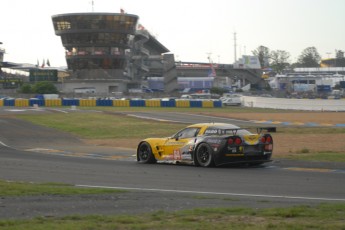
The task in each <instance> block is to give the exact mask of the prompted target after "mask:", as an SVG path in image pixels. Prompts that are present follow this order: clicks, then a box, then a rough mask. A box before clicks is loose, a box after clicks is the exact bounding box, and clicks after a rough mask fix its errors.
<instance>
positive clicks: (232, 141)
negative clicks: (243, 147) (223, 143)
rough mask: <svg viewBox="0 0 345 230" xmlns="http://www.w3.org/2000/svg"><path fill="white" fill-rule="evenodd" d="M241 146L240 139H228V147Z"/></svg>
mask: <svg viewBox="0 0 345 230" xmlns="http://www.w3.org/2000/svg"><path fill="white" fill-rule="evenodd" d="M240 144H242V139H241V138H240V137H230V138H229V139H228V145H240Z"/></svg>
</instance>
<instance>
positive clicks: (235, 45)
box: [234, 32, 237, 63]
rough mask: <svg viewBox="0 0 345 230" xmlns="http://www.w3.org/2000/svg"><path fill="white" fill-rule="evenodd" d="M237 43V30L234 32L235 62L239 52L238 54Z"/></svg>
mask: <svg viewBox="0 0 345 230" xmlns="http://www.w3.org/2000/svg"><path fill="white" fill-rule="evenodd" d="M236 49H237V44H236V32H234V63H235V62H236V60H237V54H236Z"/></svg>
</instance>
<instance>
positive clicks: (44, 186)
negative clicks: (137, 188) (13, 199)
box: [0, 180, 125, 197]
mask: <svg viewBox="0 0 345 230" xmlns="http://www.w3.org/2000/svg"><path fill="white" fill-rule="evenodd" d="M119 192H125V191H124V190H116V189H105V188H104V189H102V188H77V187H74V186H73V185H69V184H61V183H41V184H36V183H24V182H9V181H3V180H0V196H2V197H3V196H32V195H82V194H105V193H119Z"/></svg>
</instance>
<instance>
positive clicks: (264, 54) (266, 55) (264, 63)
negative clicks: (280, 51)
mask: <svg viewBox="0 0 345 230" xmlns="http://www.w3.org/2000/svg"><path fill="white" fill-rule="evenodd" d="M252 53H253V55H255V56H258V58H259V61H260V64H261V68H266V67H269V59H270V49H269V48H267V47H266V46H259V47H258V48H257V49H256V50H253V51H252Z"/></svg>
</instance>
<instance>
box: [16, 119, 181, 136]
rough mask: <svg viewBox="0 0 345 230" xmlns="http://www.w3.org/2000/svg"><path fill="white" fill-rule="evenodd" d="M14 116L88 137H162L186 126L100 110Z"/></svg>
mask: <svg viewBox="0 0 345 230" xmlns="http://www.w3.org/2000/svg"><path fill="white" fill-rule="evenodd" d="M17 117H19V118H21V119H24V120H27V121H30V122H32V123H34V124H38V125H43V126H47V127H50V128H54V129H58V130H62V131H65V132H69V133H72V134H74V135H77V136H79V137H82V138H89V139H114V138H147V137H164V136H171V135H173V134H174V133H175V132H177V131H178V130H180V129H182V128H183V127H185V126H186V125H184V124H175V123H167V122H158V121H152V120H143V119H137V118H132V117H128V116H124V115H114V114H104V113H67V114H63V113H56V114H49V115H46V114H45V115H37V114H36V115H19V116H17Z"/></svg>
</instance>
